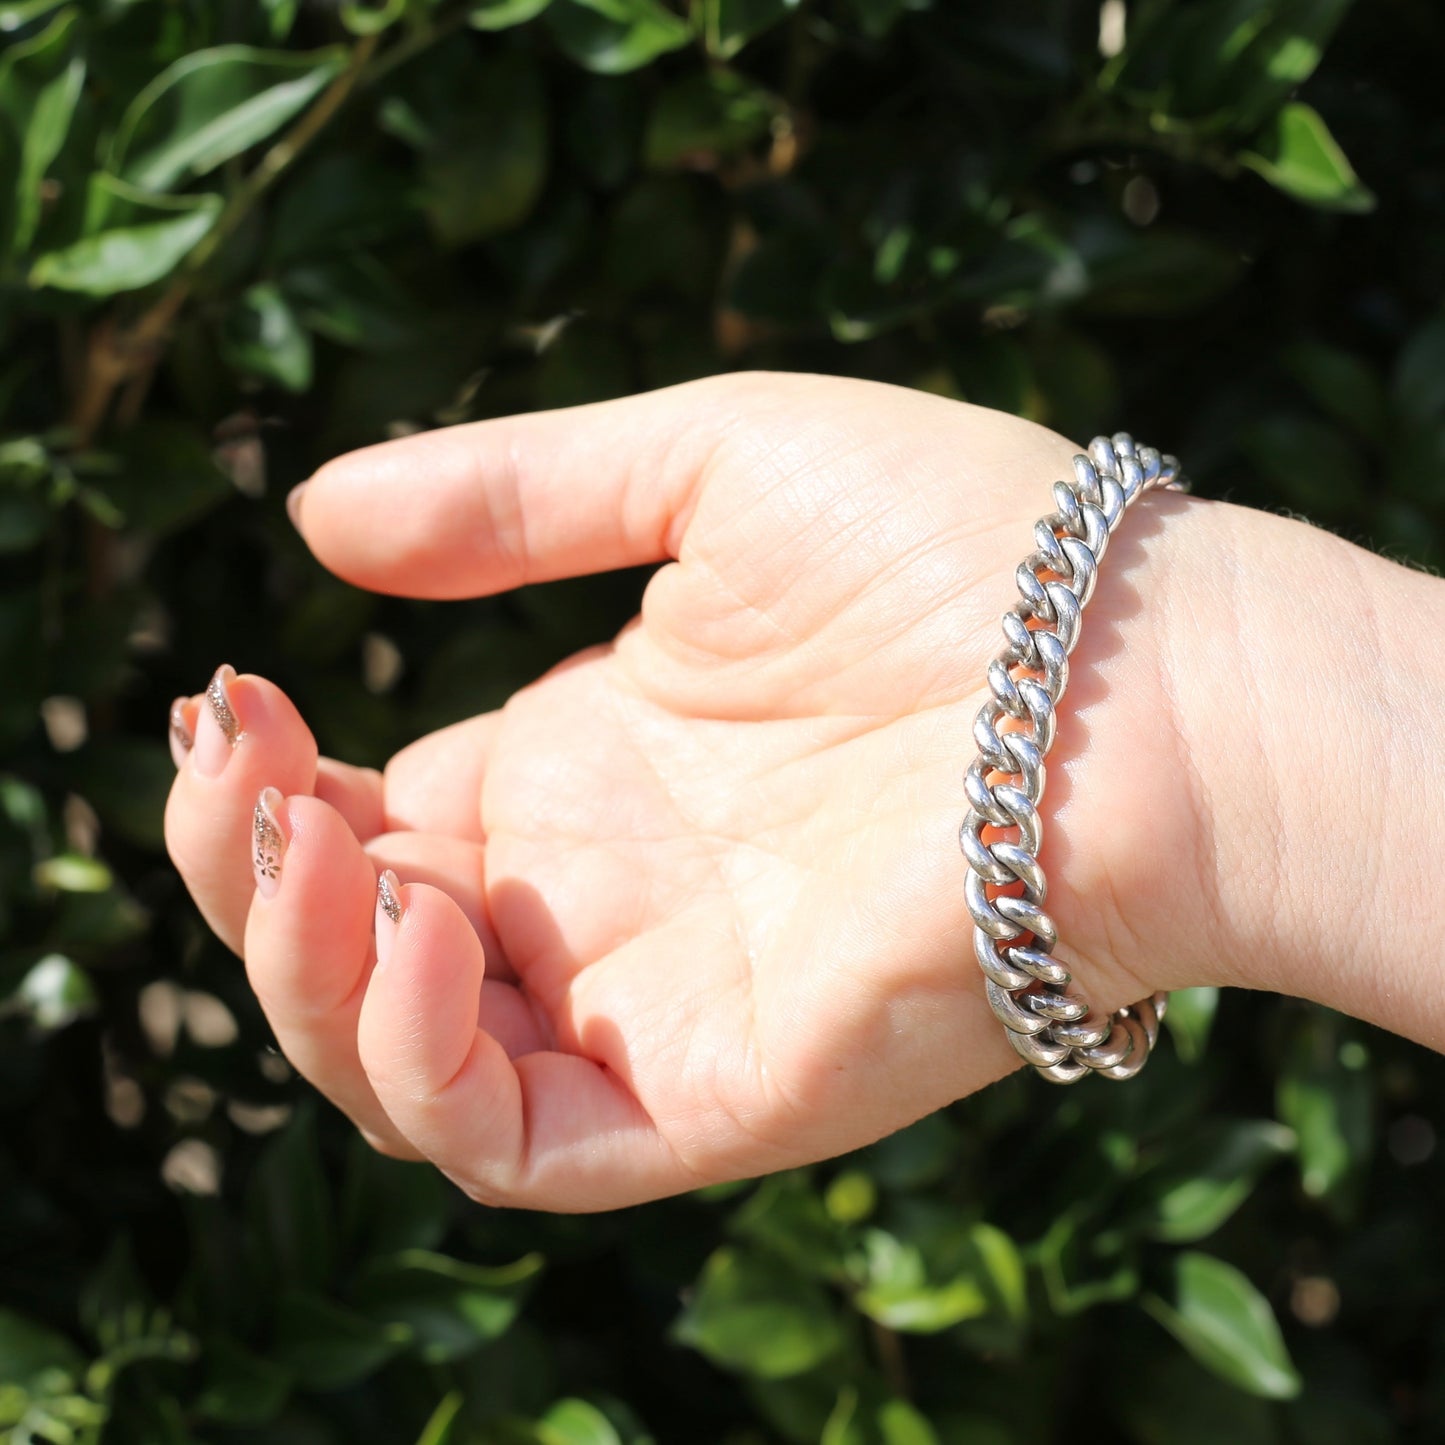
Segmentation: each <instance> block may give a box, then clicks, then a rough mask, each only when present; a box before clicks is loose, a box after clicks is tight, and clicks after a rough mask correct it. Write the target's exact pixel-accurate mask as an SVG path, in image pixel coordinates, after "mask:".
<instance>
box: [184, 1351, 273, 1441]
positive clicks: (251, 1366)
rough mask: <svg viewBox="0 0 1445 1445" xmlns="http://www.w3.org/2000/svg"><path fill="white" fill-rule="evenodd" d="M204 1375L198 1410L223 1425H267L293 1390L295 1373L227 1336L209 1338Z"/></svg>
mask: <svg viewBox="0 0 1445 1445" xmlns="http://www.w3.org/2000/svg"><path fill="white" fill-rule="evenodd" d="M202 1359H203V1360H204V1361H205V1378H204V1382H203V1383H202V1386H201V1393H200V1396H199V1397H198V1398H197V1400H196V1410H197V1412H198V1413H199V1414H200V1415H201V1417H202V1418H203V1419H206V1420H214V1421H216V1422H217V1423H218V1424H221V1425H240V1426H248V1427H252V1428H254V1427H257V1426H261V1425H268V1424H270V1422H271V1421H272V1420H273V1419H274V1418H275V1417H276V1415H277V1414H278V1413H279V1412H280V1410H281V1407H282V1406H283V1405H284V1404H285V1403H286V1398H287V1396H288V1395H289V1394H290V1393H291V1386H292V1383H293V1376H292V1373H291V1371H290V1370H288V1369H286V1368H284V1367H283V1366H281V1365H276V1364H273V1363H272V1362H271V1361H270V1360H263V1359H262V1358H261V1357H260V1356H259V1355H253V1354H252V1353H251V1352H250V1351H249V1350H247V1349H244V1348H242V1346H240V1345H238V1344H237V1343H236V1342H235V1341H234V1340H229V1339H226V1338H225V1337H224V1336H221V1337H219V1338H216V1339H213V1340H209V1341H207V1342H206V1346H205V1349H204V1351H203V1352H202Z"/></svg>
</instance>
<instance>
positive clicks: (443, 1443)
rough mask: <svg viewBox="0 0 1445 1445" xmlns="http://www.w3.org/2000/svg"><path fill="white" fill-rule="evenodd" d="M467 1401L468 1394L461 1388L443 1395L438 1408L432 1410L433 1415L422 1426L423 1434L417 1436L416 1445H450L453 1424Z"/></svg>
mask: <svg viewBox="0 0 1445 1445" xmlns="http://www.w3.org/2000/svg"><path fill="white" fill-rule="evenodd" d="M466 1402H467V1400H466V1396H465V1395H463V1394H462V1392H461V1391H460V1390H453V1391H452V1392H451V1394H449V1395H443V1396H442V1398H441V1400H440V1401H438V1403H437V1407H436V1409H435V1410H433V1411H432V1412H431V1417H430V1418H429V1419H428V1420H427V1422H426V1424H425V1425H423V1426H422V1432H421V1434H420V1435H418V1436H417V1437H416V1445H449V1442H450V1441H451V1438H452V1425H453V1424H454V1423H455V1421H456V1418H457V1416H458V1415H460V1414H461V1412H462V1406H463V1405H465V1404H466Z"/></svg>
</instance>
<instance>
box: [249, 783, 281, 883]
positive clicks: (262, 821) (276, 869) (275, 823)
mask: <svg viewBox="0 0 1445 1445" xmlns="http://www.w3.org/2000/svg"><path fill="white" fill-rule="evenodd" d="M285 801H286V800H285V798H283V797H282V796H281V793H280V791H279V790H278V789H276V788H262V789H261V796H260V797H259V798H257V799H256V813H255V825H254V827H253V829H252V833H253V837H252V842H251V869H252V871H253V872H254V873H255V875H256V891H257V892H258V893H259V894H260V895H261V897H262V898H274V897H275V896H276V890H277V889H278V888H279V887H280V886H281V860H282V858H283V857H284V856H285V854H286V835H285V834H284V833H283V832H282V831H281V823H280V821H279V813H280V809H281V807H282V805H283V804H284V803H285Z"/></svg>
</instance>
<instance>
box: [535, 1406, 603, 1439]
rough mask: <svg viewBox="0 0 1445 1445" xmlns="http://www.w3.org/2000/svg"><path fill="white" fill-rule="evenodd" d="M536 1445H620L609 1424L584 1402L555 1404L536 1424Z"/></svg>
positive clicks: (600, 1414)
mask: <svg viewBox="0 0 1445 1445" xmlns="http://www.w3.org/2000/svg"><path fill="white" fill-rule="evenodd" d="M537 1445H623V1440H622V1437H621V1436H620V1435H619V1434H618V1433H617V1429H616V1427H615V1426H614V1425H613V1423H612V1421H611V1420H609V1419H608V1418H607V1416H606V1415H604V1414H603V1413H602V1411H601V1410H599V1409H598V1408H597V1406H596V1405H591V1404H589V1403H588V1402H587V1401H586V1400H572V1399H569V1400H558V1401H557V1403H556V1404H555V1405H553V1406H552V1407H551V1408H550V1409H549V1410H548V1411H547V1413H546V1414H545V1415H543V1416H542V1418H541V1419H540V1420H538V1421H537Z"/></svg>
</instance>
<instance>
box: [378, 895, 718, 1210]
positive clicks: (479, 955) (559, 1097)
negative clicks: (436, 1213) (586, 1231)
mask: <svg viewBox="0 0 1445 1445" xmlns="http://www.w3.org/2000/svg"><path fill="white" fill-rule="evenodd" d="M376 932H377V964H376V967H375V969H374V970H373V971H372V975H371V981H370V983H369V984H368V986H367V991H366V998H365V1000H364V1001H363V1003H362V1007H361V1018H360V1021H359V1026H358V1031H357V1043H358V1048H359V1052H360V1055H361V1063H362V1067H363V1068H364V1069H365V1070H366V1073H367V1075H368V1077H369V1078H370V1080H371V1085H372V1088H373V1089H375V1091H376V1095H377V1098H378V1099H379V1100H380V1101H381V1103H382V1106H383V1108H385V1110H386V1112H387V1115H388V1117H389V1118H390V1119H391V1121H392V1122H393V1124H394V1125H395V1126H396V1128H397V1129H398V1130H399V1131H400V1132H401V1133H402V1134H403V1135H404V1136H405V1137H406V1138H407V1139H408V1141H409V1142H410V1143H411V1144H412V1145H413V1146H414V1147H415V1148H417V1149H418V1150H420V1151H421V1152H422V1153H423V1154H425V1155H426V1156H427V1157H428V1158H429V1159H430V1160H431V1161H432V1162H433V1163H434V1164H436V1165H437V1167H438V1168H440V1169H441V1170H442V1171H443V1172H444V1173H446V1174H447V1175H448V1176H449V1177H451V1178H452V1179H454V1180H455V1181H456V1182H457V1183H458V1184H459V1185H461V1186H462V1188H464V1189H465V1190H466V1191H467V1192H468V1193H469V1194H471V1195H472V1197H473V1198H475V1199H478V1200H480V1201H482V1202H483V1203H487V1204H494V1205H502V1206H509V1207H521V1208H529V1209H550V1210H558V1211H566V1212H578V1211H583V1210H596V1209H612V1208H618V1207H621V1206H623V1205H626V1204H633V1203H638V1202H640V1201H642V1200H644V1199H653V1198H657V1197H659V1196H661V1195H664V1194H670V1193H674V1192H676V1191H678V1190H680V1189H685V1188H689V1187H691V1185H692V1184H694V1183H696V1182H697V1181H695V1180H693V1179H691V1178H690V1177H688V1175H687V1172H686V1171H685V1170H684V1169H682V1167H681V1166H680V1165H679V1163H678V1161H677V1159H676V1157H675V1156H674V1155H673V1153H672V1151H671V1150H670V1149H669V1147H668V1146H667V1144H666V1143H665V1141H664V1140H663V1139H662V1138H661V1136H660V1135H659V1134H658V1132H657V1129H656V1126H655V1125H654V1124H653V1122H652V1120H651V1119H650V1118H649V1117H648V1115H647V1112H646V1111H645V1110H644V1109H643V1107H642V1106H641V1104H639V1103H638V1101H637V1100H636V1098H634V1097H633V1095H632V1093H631V1092H630V1090H629V1089H628V1088H627V1087H626V1085H625V1084H624V1083H623V1082H622V1081H621V1079H619V1078H618V1077H617V1075H616V1074H614V1073H612V1072H611V1071H610V1070H608V1069H606V1068H605V1067H603V1066H602V1065H601V1064H598V1063H595V1062H594V1061H593V1060H591V1059H587V1058H583V1057H581V1056H579V1055H576V1054H564V1053H556V1052H551V1051H546V1050H543V1051H539V1052H535V1053H528V1054H524V1055H522V1056H521V1057H519V1058H516V1059H511V1058H509V1057H508V1056H507V1052H506V1050H505V1049H504V1048H503V1047H502V1045H501V1044H500V1043H499V1042H498V1041H497V1039H496V1038H494V1037H493V1036H492V1035H491V1034H490V1033H488V1032H487V1031H486V1030H484V1029H480V1028H478V1027H477V1017H478V1011H479V1005H480V1003H481V1000H482V983H483V978H484V975H485V972H486V960H485V957H484V955H483V951H482V946H481V943H480V941H479V940H478V938H477V935H476V932H475V931H474V930H473V928H472V926H471V924H470V923H469V922H468V921H467V917H466V915H465V914H464V913H463V912H462V910H461V909H460V908H459V907H458V906H457V904H456V903H455V902H453V900H452V899H450V898H449V897H448V896H447V895H446V894H445V893H443V892H442V891H441V890H440V889H436V888H432V887H430V886H428V885H426V884H423V883H412V884H408V885H406V886H405V887H402V886H401V885H400V884H398V883H397V882H396V878H395V874H393V873H391V872H390V871H389V870H388V871H387V872H386V873H384V874H383V875H382V887H381V890H380V895H379V901H378V906H377V915H376ZM483 1015H484V1016H485V1010H483Z"/></svg>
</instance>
